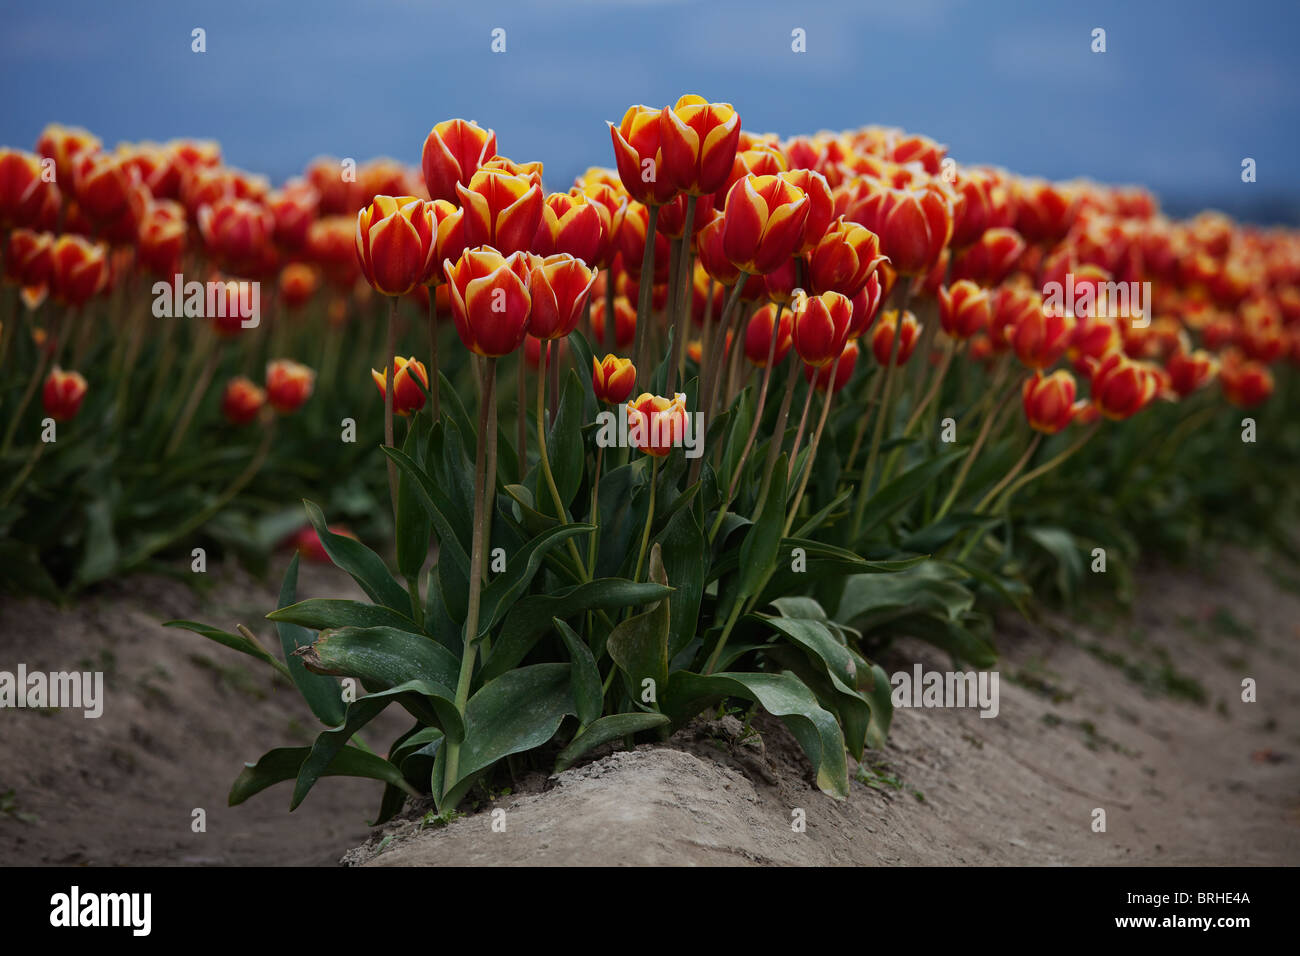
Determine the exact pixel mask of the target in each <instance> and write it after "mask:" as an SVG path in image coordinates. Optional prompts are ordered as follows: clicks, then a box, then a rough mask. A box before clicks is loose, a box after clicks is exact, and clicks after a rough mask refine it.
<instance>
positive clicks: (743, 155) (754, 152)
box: [714, 133, 830, 221]
mask: <svg viewBox="0 0 1300 956" xmlns="http://www.w3.org/2000/svg"><path fill="white" fill-rule="evenodd" d="M742 137H743V133H742ZM789 168H790V167H789V165H788V164H787V163H786V160H785V156H784V155H783V154H782V152H781V149H780V147H778V146H771V145H769V144H767V143H756V144H754V145H752V146H750V147H748V148H746V149H741V150H740V151H739V152H737V153H736V159H735V161H734V162H733V163H732V164H731V173H730V175H728V176H727V181H726V182H725V183H723V184H722V188H721V189H719V190H718V191H717V193H715V194H714V204H715V205H718V204H720V203H722V202H723V201H725V200H726V198H727V193H729V192H731V187H732V186H734V185H736V183H737V181H739V180H741V179H744V178H745V177H746V176H748V175H750V174H751V173H752V174H753V175H755V176H775V175H777V174H778V173H783V172H785V171H786V170H787V169H789ZM809 172H811V170H809ZM818 175H820V174H818ZM824 180H825V177H823V181H824ZM795 185H796V186H798V185H799V184H798V183H795ZM829 189H830V187H829V186H827V190H828V195H829ZM828 221H829V219H828Z"/></svg>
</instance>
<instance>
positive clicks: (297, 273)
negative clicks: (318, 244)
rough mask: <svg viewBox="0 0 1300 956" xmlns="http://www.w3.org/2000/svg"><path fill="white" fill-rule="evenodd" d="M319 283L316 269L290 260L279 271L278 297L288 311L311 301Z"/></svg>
mask: <svg viewBox="0 0 1300 956" xmlns="http://www.w3.org/2000/svg"><path fill="white" fill-rule="evenodd" d="M319 285H320V276H319V275H317V273H316V269H315V268H314V267H313V266H309V265H307V264H306V263H304V262H292V263H290V264H289V265H287V266H285V267H284V271H283V272H281V273H280V299H281V301H283V302H284V305H285V308H287V309H289V310H290V311H296V310H298V309H301V308H302V307H303V306H304V305H306V304H307V303H308V302H310V301H311V299H312V296H314V295H315V294H316V289H317V288H318V287H319Z"/></svg>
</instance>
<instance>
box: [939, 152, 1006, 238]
mask: <svg viewBox="0 0 1300 956" xmlns="http://www.w3.org/2000/svg"><path fill="white" fill-rule="evenodd" d="M956 187H957V193H958V194H959V195H960V196H961V198H962V201H961V202H960V203H959V204H958V206H957V208H956V210H955V213H956V214H955V216H954V218H953V228H952V245H953V248H954V249H966V248H967V247H968V246H971V245H974V244H975V243H977V242H979V241H980V239H981V237H983V235H984V234H985V233H986V232H988V231H989V230H990V229H1002V228H1005V227H1007V226H1010V225H1011V221H1012V218H1013V216H1014V210H1013V209H1012V204H1011V191H1010V190H1009V189H1008V188H1007V186H1006V184H1005V183H1003V181H1002V178H1001V177H1000V176H999V175H998V174H996V173H994V172H993V171H991V170H987V169H968V170H962V171H961V173H960V175H959V177H958V180H957V183H956Z"/></svg>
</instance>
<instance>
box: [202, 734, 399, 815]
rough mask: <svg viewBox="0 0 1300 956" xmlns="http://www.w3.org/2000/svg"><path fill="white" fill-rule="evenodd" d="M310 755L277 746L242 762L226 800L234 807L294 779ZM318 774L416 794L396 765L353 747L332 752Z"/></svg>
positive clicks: (306, 750)
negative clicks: (253, 760) (378, 782)
mask: <svg viewBox="0 0 1300 956" xmlns="http://www.w3.org/2000/svg"><path fill="white" fill-rule="evenodd" d="M310 755H311V748H310V747H277V748H276V749H274V750H268V751H267V752H266V753H264V754H262V756H261V758H260V759H259V760H258V761H257V762H256V763H246V764H244V770H243V772H242V773H241V774H240V775H239V776H238V777H236V778H235V782H234V784H233V785H232V786H231V788H230V796H229V797H228V798H227V802H228V803H229V805H230V806H232V807H233V806H237V805H239V804H241V803H243V802H244V801H245V800H247V799H248V798H249V797H251V796H253V795H254V794H256V793H261V792H262V791H263V790H265V789H266V788H267V787H270V786H273V785H274V784H277V783H283V782H284V781H286V780H294V779H296V778H297V776H298V770H299V768H300V767H301V766H302V764H303V761H305V760H306V759H307V758H308V756H310ZM320 776H322V777H368V778H370V779H371V780H382V781H383V782H384V783H387V784H389V785H391V786H394V787H397V788H398V789H399V790H401V791H402V792H403V793H406V794H407V795H409V796H412V797H418V796H419V795H420V793H419V791H418V790H416V789H415V788H414V787H412V786H411V785H410V784H409V783H407V782H406V778H405V777H403V776H402V774H401V771H399V770H398V769H397V767H395V766H393V765H392V764H391V763H389V762H388V761H387V760H385V759H384V758H383V757H377V756H375V755H374V754H372V753H367V752H366V751H364V750H359V749H357V748H356V747H344V748H343V749H342V750H340V751H339V752H338V753H337V754H335V755H334V759H332V760H331V761H330V763H329V766H327V767H326V768H325V769H324V770H323V771H322V772H321V774H320Z"/></svg>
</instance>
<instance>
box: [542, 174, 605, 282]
mask: <svg viewBox="0 0 1300 956" xmlns="http://www.w3.org/2000/svg"><path fill="white" fill-rule="evenodd" d="M613 238H614V233H613V217H612V215H611V213H610V210H609V209H608V207H606V206H604V205H602V204H601V203H599V202H596V201H595V200H593V199H589V198H588V197H587V196H586V195H584V194H583V193H580V192H579V193H551V194H550V195H549V196H547V197H546V199H545V201H544V202H543V204H542V220H541V223H540V224H539V225H538V227H537V234H536V235H535V236H533V242H532V250H533V252H535V253H536V254H537V255H539V256H552V255H555V254H556V253H557V252H567V253H568V254H569V255H571V256H573V257H574V258H576V259H581V260H582V261H583V262H585V263H587V264H588V265H590V266H593V267H594V266H597V265H600V264H603V263H604V262H605V261H606V259H607V257H608V254H609V248H610V245H611V243H612V242H613Z"/></svg>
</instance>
